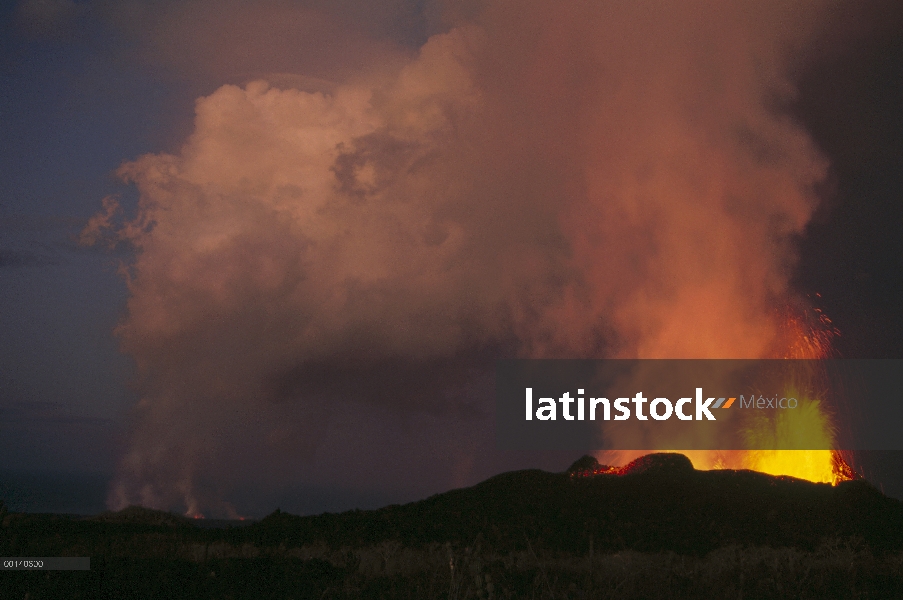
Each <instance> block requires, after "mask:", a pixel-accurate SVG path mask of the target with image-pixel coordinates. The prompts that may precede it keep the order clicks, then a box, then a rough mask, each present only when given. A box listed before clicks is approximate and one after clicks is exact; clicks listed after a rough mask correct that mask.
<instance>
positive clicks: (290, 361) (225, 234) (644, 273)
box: [83, 1, 826, 514]
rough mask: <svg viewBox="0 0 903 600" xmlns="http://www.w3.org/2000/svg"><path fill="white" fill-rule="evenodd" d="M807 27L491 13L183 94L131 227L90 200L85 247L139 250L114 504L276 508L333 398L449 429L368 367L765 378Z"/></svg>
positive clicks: (137, 177) (787, 256)
mask: <svg viewBox="0 0 903 600" xmlns="http://www.w3.org/2000/svg"><path fill="white" fill-rule="evenodd" d="M815 17H816V14H815V11H814V10H813V9H812V7H810V6H808V5H804V4H800V3H793V4H791V5H787V4H780V3H757V4H755V5H752V4H746V5H742V6H741V5H735V4H733V3H731V4H726V3H723V2H690V3H679V4H675V3H668V2H660V3H588V2H577V1H565V2H555V3H551V2H517V3H511V2H497V3H492V4H490V5H487V7H486V8H484V9H483V10H482V11H479V12H478V16H476V17H474V18H472V19H469V20H468V21H467V22H461V23H457V24H456V25H455V26H454V27H453V28H451V29H450V30H449V31H447V32H446V33H442V34H437V35H435V36H433V37H431V38H430V39H429V40H428V41H427V42H426V44H425V45H424V46H423V47H422V48H421V49H420V51H419V52H418V53H417V54H416V56H414V57H412V58H410V59H409V60H408V61H407V63H406V64H404V65H403V66H400V67H398V68H391V69H381V70H375V69H374V70H369V71H368V70H364V71H362V72H359V73H358V74H357V75H355V76H350V77H346V78H345V79H344V80H343V81H342V82H339V83H337V84H336V85H335V86H333V87H332V88H331V89H330V90H329V91H328V92H309V91H302V90H298V89H292V88H291V87H288V86H285V85H284V84H281V83H280V84H279V85H281V86H282V87H274V86H275V85H276V83H277V82H273V81H271V82H268V81H266V80H265V79H261V80H256V81H253V82H251V83H249V84H247V85H245V86H243V87H238V86H232V85H227V86H223V87H221V88H219V89H218V90H216V91H215V92H213V93H212V94H210V95H209V96H206V97H203V98H200V99H199V100H198V101H197V111H196V119H195V123H194V131H193V133H192V134H191V136H190V137H189V138H188V139H187V141H186V142H185V144H184V146H183V147H182V148H181V149H180V150H179V151H178V152H176V153H174V154H152V155H146V156H143V157H140V158H138V159H137V160H134V161H132V162H129V163H126V164H124V165H123V166H122V168H121V169H120V175H121V176H122V177H123V178H125V179H127V180H128V181H131V182H133V183H134V184H135V185H136V186H137V188H138V190H139V191H140V203H139V207H138V211H137V215H135V216H134V218H130V219H129V220H128V221H127V222H125V223H123V222H122V221H121V218H120V215H119V214H118V211H119V208H118V206H117V205H116V203H115V202H113V201H108V202H107V203H106V204H105V209H104V211H103V212H101V213H99V214H98V215H97V216H95V217H94V218H93V219H92V221H91V222H90V223H89V225H88V227H87V228H86V229H85V231H84V232H83V239H84V241H85V242H86V243H92V242H98V241H100V240H103V239H109V240H127V241H128V242H130V243H131V244H132V245H133V246H134V247H135V249H136V256H135V259H134V261H133V262H132V263H131V264H129V265H128V266H127V267H126V268H125V270H124V271H125V273H126V276H127V284H128V288H129V293H130V297H129V301H128V310H127V315H126V316H125V318H124V320H123V321H122V323H121V325H120V326H119V328H118V335H119V336H120V339H121V343H122V348H123V350H124V351H125V352H126V353H128V354H129V355H130V356H131V357H133V358H134V360H135V363H136V367H137V373H138V378H137V386H138V389H139V392H140V394H141V400H140V403H139V404H138V406H137V407H136V408H135V412H134V424H133V431H132V434H131V435H132V437H131V443H130V446H129V449H128V451H127V453H126V455H125V456H124V457H123V459H122V461H121V464H120V470H119V475H118V478H117V481H116V484H115V486H114V489H113V490H112V492H111V496H110V504H111V506H112V507H113V508H121V507H123V506H126V505H128V504H133V503H138V504H143V505H145V506H152V507H158V508H172V507H181V508H183V509H187V511H188V512H190V513H194V512H198V511H211V510H212V511H214V512H218V513H223V514H228V513H229V511H230V509H229V507H228V505H227V504H226V503H224V502H220V500H221V498H222V497H223V496H224V495H228V490H230V489H231V487H230V486H233V485H234V484H235V482H237V481H240V480H242V478H245V477H251V475H252V473H255V472H257V471H259V470H260V469H259V468H258V462H269V463H271V464H273V465H276V466H273V467H271V469H272V476H271V480H270V483H272V481H273V480H275V479H278V473H279V472H280V469H279V465H280V464H281V465H285V464H288V463H290V462H292V461H296V460H301V459H303V457H305V456H310V455H312V454H313V453H315V452H316V448H317V447H318V445H319V444H320V442H321V441H322V440H321V438H322V436H323V435H324V430H325V424H326V423H328V422H329V421H330V419H333V418H338V417H336V416H335V415H334V414H333V413H334V411H336V410H337V408H336V407H337V406H339V405H341V403H342V402H343V401H344V399H343V394H345V393H348V394H353V395H354V396H355V401H360V402H365V403H367V402H369V403H376V404H379V405H385V406H387V407H389V408H391V409H392V410H396V409H397V410H401V411H408V412H410V411H416V410H441V403H442V400H441V394H439V393H435V394H432V393H426V392H425V391H424V386H425V385H427V384H426V383H425V382H423V381H417V380H416V378H413V379H412V380H410V381H408V382H407V383H399V384H397V385H398V387H397V389H395V390H393V393H392V394H390V395H380V394H378V393H375V392H373V393H371V392H372V390H371V391H368V390H367V389H366V386H363V387H362V386H357V387H355V386H354V385H352V384H349V383H348V382H349V381H352V383H353V380H354V378H355V376H357V377H358V378H359V379H361V380H362V381H363V380H366V379H367V378H366V377H364V376H363V375H362V374H368V373H369V374H372V373H374V372H376V371H379V370H380V369H382V371H381V372H383V373H384V372H385V369H383V367H386V366H387V365H389V366H391V368H392V369H394V371H393V372H397V373H400V374H402V375H404V374H411V373H416V372H418V369H421V368H423V369H437V370H439V371H441V369H442V367H441V365H442V364H444V363H445V362H448V363H454V364H467V360H466V357H468V356H485V355H486V353H488V354H490V355H491V354H492V352H494V351H501V350H500V349H504V351H505V352H513V353H515V354H517V355H519V356H529V357H604V356H621V357H641V358H651V357H719V356H725V357H750V358H752V357H760V356H767V355H768V354H769V352H771V351H772V349H773V347H774V345H775V344H776V343H777V337H778V335H779V323H778V322H777V321H776V319H775V313H774V309H775V307H776V306H778V305H780V304H782V303H785V302H787V301H788V300H789V299H792V292H791V291H790V290H789V289H788V280H789V275H790V271H791V269H792V266H793V259H794V257H793V250H792V242H793V238H794V236H796V235H799V234H800V233H801V232H802V230H803V228H804V226H805V224H806V223H807V221H808V219H809V217H810V215H811V213H812V211H813V210H814V207H815V198H814V195H813V193H812V190H813V187H814V186H815V185H817V184H818V183H819V182H820V181H821V180H822V178H823V177H824V174H825V169H826V166H825V164H824V161H823V160H822V159H821V158H820V157H819V156H818V154H817V152H816V151H815V150H814V147H813V145H812V142H811V140H810V139H809V137H808V136H807V135H806V133H805V132H804V131H803V130H802V129H801V128H800V127H799V126H797V125H796V124H795V123H794V122H793V121H792V120H791V119H790V118H788V117H787V116H786V115H783V114H782V113H781V112H780V110H779V109H780V107H781V106H782V105H786V104H787V103H788V102H790V101H791V100H792V97H793V93H794V89H793V86H792V83H791V79H790V78H789V75H788V69H789V68H790V67H791V66H793V65H792V63H790V62H788V61H790V60H791V59H793V58H794V57H796V56H798V55H800V53H801V52H802V51H803V50H804V48H805V43H806V36H807V35H808V34H809V33H810V32H811V30H812V27H814V25H815V23H816V19H815ZM462 357H464V358H463V359H462ZM437 365H438V366H437ZM383 376H384V377H387V381H388V376H386V375H383ZM406 386H407V387H406ZM424 398H427V399H424ZM436 398H439V399H436ZM424 403H425V404H424ZM427 405H428V406H427ZM280 461H281V462H280ZM263 477H264V479H265V478H266V476H263Z"/></svg>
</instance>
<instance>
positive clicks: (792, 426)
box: [587, 309, 859, 485]
mask: <svg viewBox="0 0 903 600" xmlns="http://www.w3.org/2000/svg"><path fill="white" fill-rule="evenodd" d="M809 315H810V316H809V317H808V318H807V315H806V313H801V312H799V311H795V310H793V309H788V310H787V313H786V315H785V317H784V319H783V320H782V327H781V330H780V335H779V338H780V339H779V347H780V348H781V350H780V351H777V352H774V353H773V355H772V357H773V358H782V359H791V360H793V359H795V360H805V359H808V360H816V359H824V358H829V357H830V356H831V355H832V350H831V340H832V338H833V337H834V336H836V335H839V332H838V331H837V329H836V328H835V327H834V326H833V325H832V324H831V320H830V319H828V318H827V316H825V315H824V314H823V313H822V312H821V311H820V310H818V309H814V311H813V313H809ZM796 376H797V377H800V376H802V377H803V378H805V379H807V380H806V381H796V380H794V381H787V382H786V383H785V395H786V396H787V397H788V398H789V397H794V398H799V399H800V400H805V402H800V410H794V411H782V412H781V413H780V414H779V415H778V416H777V417H774V418H764V417H763V418H758V419H755V420H754V421H753V422H751V423H750V424H749V425H748V426H747V428H746V431H745V432H744V436H745V438H746V439H745V442H746V445H747V447H751V448H768V447H778V448H780V447H785V448H786V447H793V446H796V447H800V446H803V447H811V448H834V446H835V439H836V437H835V436H836V429H835V426H834V423H833V419H832V415H831V414H830V413H829V412H828V411H827V410H826V409H825V406H824V404H823V402H821V400H820V399H819V398H818V394H817V393H814V394H810V393H807V392H805V391H804V390H811V389H816V390H817V389H818V376H819V373H809V374H808V376H807V375H806V374H805V373H804V374H802V375H800V374H798V373H797V374H796ZM650 452H654V451H650V450H636V451H607V452H602V453H598V455H597V458H598V459H599V462H600V463H603V464H621V465H625V466H624V467H602V468H601V469H600V470H599V473H595V472H594V473H587V475H595V474H602V473H603V472H604V473H610V474H619V473H620V472H621V471H622V470H623V469H625V468H627V467H628V466H629V465H628V463H630V462H631V461H633V460H635V459H636V458H638V457H640V456H643V455H646V454H649V453H650ZM675 452H679V453H681V454H683V455H685V456H687V458H689V459H690V461H692V463H693V466H694V467H695V468H696V469H700V470H711V469H751V470H754V471H759V472H761V473H767V474H769V475H788V476H791V477H797V478H799V479H806V480H809V481H814V482H819V483H831V484H834V485H836V484H837V483H839V482H840V481H846V480H850V479H858V478H859V475H858V474H857V473H856V472H855V471H854V470H853V469H852V468H851V467H850V465H849V463H848V462H847V460H846V458H845V457H844V455H843V453H842V452H841V451H840V450H676V451H675Z"/></svg>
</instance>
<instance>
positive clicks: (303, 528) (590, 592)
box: [0, 453, 903, 599]
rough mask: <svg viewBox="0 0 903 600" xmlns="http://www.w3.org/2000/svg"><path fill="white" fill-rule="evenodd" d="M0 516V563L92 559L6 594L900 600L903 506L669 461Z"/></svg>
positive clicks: (8, 581)
mask: <svg viewBox="0 0 903 600" xmlns="http://www.w3.org/2000/svg"><path fill="white" fill-rule="evenodd" d="M0 517H2V521H0V525H2V526H0V554H3V555H5V556H29V555H30V556H90V557H91V570H90V572H83V573H85V574H84V575H79V574H78V572H46V573H23V574H21V575H23V577H6V578H3V580H2V581H0V595H2V596H3V597H16V598H21V597H32V596H33V597H79V598H82V597H83V598H101V597H123V595H122V594H123V591H126V592H129V593H127V594H126V597H135V598H145V597H146V598H157V597H166V598H185V599H188V598H201V597H204V598H207V597H216V598H219V597H234V598H260V597H273V598H277V597H278V598H286V597H303V598H352V597H353V598H360V597H387V598H388V597H393V598H453V597H456V598H465V597H478V598H521V597H536V598H562V597H603V596H604V597H613V596H617V597H623V598H670V599H673V598H698V597H704V596H707V595H714V596H715V597H756V598H791V597H792V598H835V597H836V598H852V597H863V598H864V597H882V598H889V597H901V596H903V569H901V567H900V565H901V564H903V563H901V560H900V557H901V556H903V502H900V501H898V500H895V499H892V498H888V497H886V496H885V495H884V494H882V493H881V492H879V491H878V490H876V489H875V488H874V487H872V486H871V485H870V484H869V483H868V482H866V481H864V480H862V479H850V480H846V481H841V482H839V483H837V484H836V485H831V484H828V483H816V482H811V481H806V480H802V479H797V478H794V477H789V476H772V475H767V474H764V473H759V472H755V471H749V470H728V469H723V470H711V471H703V470H697V469H695V468H694V467H693V464H692V463H691V462H690V460H689V459H688V458H687V457H686V456H684V455H682V454H676V453H660V454H651V455H647V456H643V457H640V458H638V459H636V460H634V461H633V462H631V463H629V464H628V465H625V466H624V467H607V466H605V465H600V464H599V463H598V462H597V461H596V459H594V458H593V457H589V456H585V457H583V458H581V459H579V460H578V461H576V462H575V463H574V464H573V465H572V466H571V467H570V468H569V469H567V470H566V471H564V472H558V473H549V472H545V471H540V470H525V471H514V472H509V473H503V474H501V475H497V476H495V477H492V478H491V479H488V480H486V481H484V482H482V483H479V484H477V485H475V486H473V487H469V488H463V489H457V490H452V491H449V492H445V493H442V494H437V495H435V496H432V497H430V498H427V499H425V500H421V501H418V502H412V503H410V504H406V505H402V506H398V505H396V506H387V507H385V508H382V509H379V510H372V511H360V510H354V511H348V512H345V513H341V514H322V515H315V516H295V515H291V514H287V513H283V512H281V511H279V510H277V511H275V512H274V513H272V514H270V515H269V516H267V517H266V518H264V519H263V520H261V521H259V522H256V523H253V524H248V522H243V523H239V522H235V523H233V524H231V525H226V524H223V525H222V526H220V527H218V528H209V527H199V526H198V525H197V522H196V521H194V520H192V519H187V518H182V517H174V516H172V515H169V514H168V513H162V512H160V511H154V510H150V509H140V508H136V507H132V508H129V509H125V510H123V511H120V512H119V513H105V514H104V515H101V516H99V517H93V518H87V519H84V518H76V517H71V516H70V517H66V516H60V515H23V514H7V515H5V516H3V515H2V514H0ZM239 525H241V526H239ZM26 594H28V595H29V596H26ZM580 594H583V595H582V596H581V595H580Z"/></svg>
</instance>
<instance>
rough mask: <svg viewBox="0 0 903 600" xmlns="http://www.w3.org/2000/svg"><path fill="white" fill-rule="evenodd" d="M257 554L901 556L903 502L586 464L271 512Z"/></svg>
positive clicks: (856, 486) (842, 486) (869, 494)
mask: <svg viewBox="0 0 903 600" xmlns="http://www.w3.org/2000/svg"><path fill="white" fill-rule="evenodd" d="M247 533H248V535H259V536H260V537H259V538H258V539H259V540H260V541H261V542H264V543H265V544H280V543H281V544H295V545H303V544H310V543H326V544H329V545H339V546H341V545H346V544H347V545H362V544H363V545H368V544H377V543H380V542H383V541H386V540H397V541H398V542H400V543H402V544H405V545H424V544H430V543H434V542H439V543H461V544H472V543H473V541H474V540H475V539H480V540H483V541H484V543H486V544H488V545H490V546H491V547H493V548H496V549H498V550H500V551H514V550H520V549H524V548H526V546H527V545H528V544H541V545H543V546H544V547H546V548H548V549H554V550H557V551H561V552H573V553H585V552H586V550H587V548H588V546H589V544H590V540H592V543H593V545H594V547H595V549H596V550H597V551H603V552H618V551H622V550H627V549H630V550H638V551H643V552H677V553H681V554H697V555H701V554H705V553H707V552H710V551H712V550H714V549H716V548H720V547H724V546H728V545H731V544H739V545H741V546H742V545H745V546H749V545H756V546H772V547H797V548H804V549H813V548H816V547H818V546H819V544H821V543H822V542H824V540H825V539H828V538H832V539H838V538H847V539H856V540H861V541H864V542H865V543H866V544H868V545H869V546H871V547H873V548H875V549H880V550H886V551H893V550H903V503H901V502H900V501H898V500H895V499H893V498H888V497H886V496H885V495H884V494H882V493H881V492H880V491H878V490H877V489H875V488H874V487H873V486H872V485H871V484H869V483H868V482H866V481H864V480H862V479H850V480H846V481H841V482H839V483H838V484H837V485H831V484H828V483H814V482H811V481H806V480H802V479H797V478H794V477H789V476H773V475H766V474H764V473H759V472H755V471H749V470H729V469H724V470H712V471H701V470H696V469H694V468H693V465H692V463H691V462H690V460H689V459H688V458H687V457H686V456H684V455H682V454H674V453H658V454H650V455H646V456H643V457H641V458H638V459H636V460H634V461H632V462H631V463H629V464H628V465H625V466H623V467H610V466H605V465H600V464H599V463H598V462H597V461H596V460H595V459H594V458H593V457H590V456H585V457H583V458H581V459H579V460H578V461H576V462H575V463H574V464H573V465H572V466H571V467H570V468H569V469H568V470H567V471H565V472H563V473H549V472H545V471H540V470H525V471H514V472H510V473H504V474H501V475H497V476H495V477H492V478H490V479H488V480H486V481H484V482H482V483H480V484H477V485H475V486H473V487H470V488H464V489H458V490H452V491H449V492H445V493H442V494H438V495H436V496H432V497H430V498H427V499H425V500H422V501H419V502H414V503H411V504H406V505H403V506H389V507H386V508H382V509H379V510H375V511H352V512H346V513H342V514H337V515H333V514H324V515H320V516H308V517H297V516H291V515H288V514H285V513H274V514H271V515H270V516H268V517H266V518H265V519H263V520H262V521H261V522H260V523H258V524H256V525H255V526H252V527H249V528H248V529H247Z"/></svg>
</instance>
